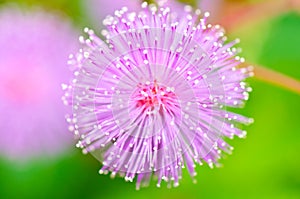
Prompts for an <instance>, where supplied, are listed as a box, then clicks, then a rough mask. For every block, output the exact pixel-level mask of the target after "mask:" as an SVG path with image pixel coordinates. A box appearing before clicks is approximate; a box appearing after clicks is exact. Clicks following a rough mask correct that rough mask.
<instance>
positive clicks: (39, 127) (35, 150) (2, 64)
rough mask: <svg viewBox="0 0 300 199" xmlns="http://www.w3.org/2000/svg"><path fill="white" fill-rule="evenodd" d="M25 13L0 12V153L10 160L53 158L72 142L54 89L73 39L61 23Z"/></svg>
mask: <svg viewBox="0 0 300 199" xmlns="http://www.w3.org/2000/svg"><path fill="white" fill-rule="evenodd" d="M31 11H32V12H29V11H23V10H21V9H19V8H16V7H6V8H2V9H1V10H0V30H1V32H0V46H1V48H0V79H1V83H0V112H1V115H0V129H1V131H0V136H1V139H0V153H1V155H6V156H7V157H8V158H9V159H13V160H15V159H19V160H20V159H24V160H25V159H28V158H31V157H35V156H44V155H51V154H56V153H57V152H60V151H61V150H63V149H65V148H66V147H67V146H69V145H70V144H71V142H72V136H71V135H69V133H68V132H67V131H66V130H65V129H66V126H65V122H64V113H65V111H66V110H65V108H64V106H63V105H62V104H61V95H62V91H61V89H60V87H61V83H62V82H66V81H67V80H68V79H69V73H68V72H67V71H68V67H67V64H66V62H67V61H66V60H67V57H68V53H69V52H71V51H73V49H74V48H75V47H76V46H77V45H76V44H75V41H76V37H77V34H76V32H75V31H74V30H73V29H72V28H71V26H70V23H69V22H68V21H66V20H64V19H63V18H61V17H58V16H56V15H51V14H49V13H45V12H43V11H42V10H38V9H32V10H31Z"/></svg>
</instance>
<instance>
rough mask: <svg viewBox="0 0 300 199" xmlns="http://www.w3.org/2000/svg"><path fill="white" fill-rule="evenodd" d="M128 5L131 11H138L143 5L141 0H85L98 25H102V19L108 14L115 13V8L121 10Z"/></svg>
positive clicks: (90, 14)
mask: <svg viewBox="0 0 300 199" xmlns="http://www.w3.org/2000/svg"><path fill="white" fill-rule="evenodd" d="M124 6H126V7H127V8H129V10H130V11H137V10H138V9H139V8H140V7H141V1H139V0H114V1H107V0H86V1H84V7H85V8H86V10H87V13H88V15H89V16H90V17H91V20H92V21H93V23H94V24H95V26H96V27H99V25H101V26H102V19H104V18H105V17H106V16H107V15H113V14H114V12H115V10H119V9H121V8H122V7H124Z"/></svg>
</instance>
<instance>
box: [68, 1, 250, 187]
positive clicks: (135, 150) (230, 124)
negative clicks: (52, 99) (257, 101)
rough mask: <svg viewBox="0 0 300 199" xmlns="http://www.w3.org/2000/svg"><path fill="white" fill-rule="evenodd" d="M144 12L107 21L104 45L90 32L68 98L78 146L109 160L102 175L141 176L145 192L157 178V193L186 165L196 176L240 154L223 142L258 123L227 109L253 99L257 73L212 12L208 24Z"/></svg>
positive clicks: (184, 15)
mask: <svg viewBox="0 0 300 199" xmlns="http://www.w3.org/2000/svg"><path fill="white" fill-rule="evenodd" d="M143 7H144V8H143V9H142V10H141V11H140V12H138V13H132V12H130V11H128V10H127V8H122V9H121V10H118V11H116V12H115V16H114V17H111V16H109V17H107V18H106V19H105V20H104V21H103V22H104V24H105V25H106V29H105V30H103V31H102V34H103V36H104V37H105V40H104V41H102V40H101V39H100V38H99V37H98V36H96V35H95V33H94V31H92V30H89V29H88V28H86V29H85V32H86V33H87V34H88V35H89V38H88V39H87V40H85V39H84V38H83V37H81V38H80V41H81V42H82V43H83V44H84V45H85V48H83V50H81V51H80V52H79V53H78V54H77V55H76V56H74V57H73V58H72V59H71V60H70V62H69V63H70V64H71V65H72V66H73V67H75V68H77V70H76V71H75V72H74V74H75V77H74V79H73V81H72V84H71V85H69V87H68V90H67V92H66V95H65V103H68V104H70V105H72V106H73V111H74V112H73V116H72V117H71V118H69V119H68V121H69V122H70V129H71V130H72V131H74V134H75V135H76V136H77V137H78V139H79V142H78V144H77V146H78V147H80V148H82V149H83V152H84V153H88V152H91V153H92V154H94V155H95V156H96V157H97V158H98V159H99V160H101V161H102V163H103V167H102V168H101V170H100V173H101V174H102V173H103V174H107V173H109V172H111V175H112V176H115V175H116V174H120V175H121V176H124V177H125V180H126V181H133V179H134V178H135V177H137V188H139V187H140V185H146V184H147V183H148V182H149V180H150V178H151V176H152V175H155V176H156V177H157V179H158V182H157V186H160V184H161V181H162V180H164V181H166V182H167V183H168V184H169V185H171V184H173V185H174V186H178V184H179V179H180V178H181V177H182V168H187V169H188V171H189V173H190V175H191V176H192V177H194V176H195V175H196V172H195V169H194V167H195V166H196V165H197V164H199V165H202V164H203V162H206V163H208V164H209V166H211V167H213V165H214V164H217V161H218V159H219V158H220V157H221V151H226V152H230V150H231V147H230V146H229V145H228V144H227V143H225V141H224V140H223V137H229V138H233V137H234V136H238V137H245V135H246V132H245V131H243V130H241V129H240V128H239V127H240V126H241V124H249V123H251V122H252V119H249V118H247V117H244V116H241V115H239V114H235V113H232V112H230V111H226V107H241V106H242V105H243V104H244V101H245V100H247V99H248V92H249V91H251V89H250V88H249V87H248V86H247V85H246V83H245V82H243V81H244V79H246V78H247V77H249V76H251V75H252V72H251V68H243V67H239V65H240V64H241V63H242V62H244V58H241V57H239V56H238V55H237V54H238V50H237V49H236V48H235V47H233V46H234V45H235V44H236V43H238V40H235V41H232V42H226V39H225V37H224V31H223V29H222V28H221V27H220V26H218V25H216V26H212V25H207V23H206V21H207V17H208V13H204V16H203V18H200V20H199V17H200V16H199V15H200V11H199V10H196V11H195V13H194V12H192V11H191V9H190V8H189V7H186V8H185V11H183V10H182V11H181V12H180V13H179V14H176V13H174V12H172V11H170V8H168V7H158V8H156V7H155V6H154V5H150V6H147V4H146V3H144V4H143ZM179 16H180V17H179ZM71 96H73V99H71V98H70V97H71Z"/></svg>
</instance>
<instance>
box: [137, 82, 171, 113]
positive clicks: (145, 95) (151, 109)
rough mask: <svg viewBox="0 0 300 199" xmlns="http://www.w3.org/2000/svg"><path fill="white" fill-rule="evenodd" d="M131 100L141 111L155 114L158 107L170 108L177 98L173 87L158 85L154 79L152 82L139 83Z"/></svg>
mask: <svg viewBox="0 0 300 199" xmlns="http://www.w3.org/2000/svg"><path fill="white" fill-rule="evenodd" d="M132 101H133V103H135V107H136V108H142V110H143V111H142V112H143V113H147V114H155V113H156V112H157V111H159V109H160V108H165V109H168V108H171V106H174V105H175V103H174V102H175V101H177V100H176V95H175V93H174V88H170V87H166V86H163V85H159V84H158V83H157V80H154V81H153V82H152V83H151V82H150V81H147V82H146V83H145V84H142V83H140V84H139V85H138V88H137V89H136V91H135V92H134V94H133V95H132Z"/></svg>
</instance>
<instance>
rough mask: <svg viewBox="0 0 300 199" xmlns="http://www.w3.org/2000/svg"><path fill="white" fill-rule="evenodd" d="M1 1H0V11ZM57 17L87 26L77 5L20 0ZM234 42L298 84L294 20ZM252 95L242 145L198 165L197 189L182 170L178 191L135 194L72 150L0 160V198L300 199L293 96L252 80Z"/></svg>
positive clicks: (298, 23)
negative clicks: (21, 161) (213, 163)
mask: <svg viewBox="0 0 300 199" xmlns="http://www.w3.org/2000/svg"><path fill="white" fill-rule="evenodd" d="M5 2H11V1H3V0H0V6H2V5H4V3H5ZM14 2H17V3H20V4H24V5H26V6H30V5H41V6H43V7H45V8H46V9H49V10H61V11H62V12H64V13H65V14H66V15H67V16H69V17H70V18H71V20H72V21H73V23H74V25H75V26H77V27H78V29H81V28H82V27H84V26H85V25H90V19H89V18H88V17H86V13H85V11H84V9H82V2H81V1H80V0H52V1H37V0H27V1H25V0H22V1H14ZM227 35H229V37H230V38H235V37H239V38H240V39H241V43H240V44H239V46H241V47H242V48H243V52H242V55H243V56H244V57H245V58H246V60H247V61H249V62H251V63H256V64H259V65H263V66H267V67H270V68H272V69H275V70H277V71H280V72H282V73H284V74H288V75H290V76H292V77H294V78H297V79H300V15H299V13H298V14H297V13H296V12H289V13H283V14H281V15H278V16H274V17H272V18H270V19H265V20H262V21H258V22H256V23H251V26H245V27H241V28H237V29H236V30H235V31H233V32H228V33H227ZM249 82H250V84H251V87H252V88H253V92H252V93H251V95H250V100H249V101H248V102H247V104H246V107H245V108H244V109H243V110H240V112H241V113H243V114H245V115H247V116H250V117H253V118H254V119H255V123H254V124H252V125H251V126H249V127H247V128H246V130H247V131H248V135H247V138H246V139H238V138H236V139H234V140H228V142H229V144H231V145H232V146H234V148H235V150H234V151H233V154H232V155H226V156H225V158H223V159H222V160H221V163H222V165H223V166H222V167H221V168H217V169H210V168H209V167H208V166H207V165H204V166H202V167H200V166H197V169H196V170H197V173H198V175H197V177H196V179H197V183H196V184H194V183H193V182H192V180H191V178H190V177H189V175H188V174H187V172H186V171H184V177H183V179H182V180H181V184H180V186H179V187H177V188H172V189H168V188H167V187H166V184H162V187H161V188H156V186H155V184H156V183H155V182H154V180H153V181H152V182H151V184H150V186H149V187H148V188H142V189H141V190H139V191H136V190H135V184H134V183H128V182H125V181H124V180H123V179H121V178H118V177H117V178H115V179H110V177H109V176H102V175H99V174H98V170H99V168H100V167H101V165H100V163H99V162H98V161H97V160H96V159H94V157H92V156H91V155H83V154H82V153H81V152H80V151H79V150H77V149H75V147H74V148H70V149H69V151H67V152H65V153H64V154H61V155H60V156H59V157H55V158H52V159H47V160H46V159H36V160H35V161H32V162H31V163H29V164H26V165H18V164H16V163H14V162H12V161H8V160H5V159H4V158H3V159H2V160H0V198H1V199H2V198H3V199H6V198H53V199H54V198H73V199H75V198H87V199H98V198H157V199H159V198H174V199H176V198H191V199H192V198H230V199H235V198H236V199H240V198H262V199H265V198H272V199H277V198H278V199H279V198H295V199H296V198H300V117H299V115H300V96H299V95H298V94H295V93H292V92H290V91H287V90H284V89H281V88H278V87H275V86H273V85H270V84H267V83H265V82H261V81H258V80H256V79H255V78H252V79H251V80H249Z"/></svg>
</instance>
